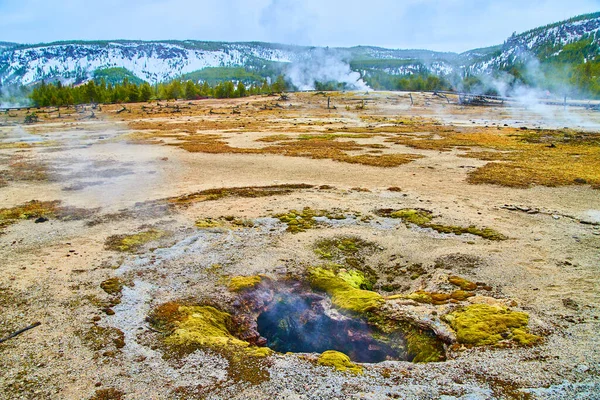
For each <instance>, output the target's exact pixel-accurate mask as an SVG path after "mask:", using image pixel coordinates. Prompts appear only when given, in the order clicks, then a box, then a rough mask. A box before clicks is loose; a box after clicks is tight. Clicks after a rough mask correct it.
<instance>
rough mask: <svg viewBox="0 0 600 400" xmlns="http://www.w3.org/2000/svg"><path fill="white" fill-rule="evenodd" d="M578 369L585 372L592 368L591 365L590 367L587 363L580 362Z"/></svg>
mask: <svg viewBox="0 0 600 400" xmlns="http://www.w3.org/2000/svg"><path fill="white" fill-rule="evenodd" d="M576 369H577V372H581V373H583V372H587V371H588V370H589V369H590V367H588V366H587V365H585V364H579V365H578V366H577V368H576Z"/></svg>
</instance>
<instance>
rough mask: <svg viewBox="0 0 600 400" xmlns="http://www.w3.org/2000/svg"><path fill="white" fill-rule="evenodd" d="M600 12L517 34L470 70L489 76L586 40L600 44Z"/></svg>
mask: <svg viewBox="0 0 600 400" xmlns="http://www.w3.org/2000/svg"><path fill="white" fill-rule="evenodd" d="M599 31H600V13H595V14H587V15H582V16H580V17H576V18H572V19H570V20H567V21H563V22H560V23H556V24H551V25H547V26H544V27H540V28H536V29H532V30H530V31H527V32H524V33H521V34H519V35H513V36H511V37H510V38H508V39H507V40H506V42H505V43H504V45H503V46H502V47H501V48H500V49H498V50H497V51H495V52H492V53H491V54H488V55H485V54H484V55H482V57H480V58H479V60H475V62H474V63H473V64H471V65H466V67H467V68H468V69H469V70H470V71H471V72H474V73H489V72H491V71H493V70H496V69H499V68H506V67H508V66H511V65H513V64H515V63H516V62H518V61H526V60H527V59H528V58H530V57H533V56H535V57H537V56H540V55H541V54H542V53H545V52H548V51H549V50H550V52H551V53H552V55H554V56H557V55H558V54H560V53H561V51H562V48H563V47H564V46H565V45H568V44H571V43H575V42H578V41H580V40H582V39H585V38H587V39H591V40H593V41H594V42H595V43H597V44H600V32H599Z"/></svg>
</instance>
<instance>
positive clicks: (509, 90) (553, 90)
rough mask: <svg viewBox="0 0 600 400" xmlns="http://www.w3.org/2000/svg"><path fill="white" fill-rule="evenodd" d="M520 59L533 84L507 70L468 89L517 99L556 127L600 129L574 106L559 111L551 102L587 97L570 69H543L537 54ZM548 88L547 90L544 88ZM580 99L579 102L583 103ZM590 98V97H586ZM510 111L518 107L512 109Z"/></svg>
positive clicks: (483, 75)
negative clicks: (571, 77) (572, 80)
mask: <svg viewBox="0 0 600 400" xmlns="http://www.w3.org/2000/svg"><path fill="white" fill-rule="evenodd" d="M519 61H521V62H522V63H523V66H524V67H523V70H522V71H521V73H522V76H523V78H525V80H526V81H527V82H529V83H530V84H531V85H527V84H524V83H522V82H521V81H519V80H517V79H516V78H515V77H514V76H513V75H511V74H509V73H507V72H503V71H500V72H494V73H488V74H482V75H480V76H479V78H480V80H481V84H480V85H477V86H475V87H471V88H470V90H468V91H469V92H470V93H472V94H486V93H487V92H489V91H490V90H492V91H493V92H495V93H496V94H497V95H498V96H501V97H507V98H510V99H512V100H514V101H515V102H516V104H517V105H518V106H520V107H523V108H526V109H527V110H530V111H532V112H534V113H535V114H537V115H539V116H540V117H541V118H542V119H543V121H544V123H545V124H549V125H550V126H554V127H563V126H565V125H570V126H571V125H577V126H579V127H586V128H598V125H597V124H596V123H594V122H591V121H588V120H586V119H584V118H582V117H581V115H578V114H577V113H575V112H574V110H573V109H572V108H569V107H565V109H564V110H561V111H560V112H557V108H556V106H550V105H549V104H548V103H554V104H556V103H562V102H564V100H565V98H567V99H571V100H572V99H574V98H576V99H585V98H586V94H585V93H582V92H581V91H580V90H579V89H577V88H576V87H574V86H573V85H571V84H570V83H569V82H568V80H567V79H566V78H567V73H568V71H567V69H566V68H561V67H558V66H552V69H551V70H550V68H543V66H542V64H541V63H540V61H539V60H538V59H537V57H535V56H533V55H531V54H529V53H523V54H520V55H519ZM542 87H544V88H548V89H542ZM458 90H459V91H465V88H464V87H461V86H460V85H459V86H458ZM581 101H582V100H580V101H579V102H581ZM586 101H587V100H586ZM510 110H511V112H513V111H515V112H516V111H517V108H513V107H511V108H510Z"/></svg>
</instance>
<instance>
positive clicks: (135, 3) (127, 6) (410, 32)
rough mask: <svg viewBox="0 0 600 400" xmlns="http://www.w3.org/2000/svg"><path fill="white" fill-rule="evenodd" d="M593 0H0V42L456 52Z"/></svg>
mask: <svg viewBox="0 0 600 400" xmlns="http://www.w3.org/2000/svg"><path fill="white" fill-rule="evenodd" d="M595 11H600V0H169V1H167V0H101V1H87V0H0V41H10V42H18V43H39V42H52V41H57V40H94V39H140V40H158V39H180V40H185V39H194V40H211V41H267V42H278V43H292V44H302V45H313V46H344V47H346V46H355V45H373V46H381V47H389V48H413V49H414V48H422V49H431V50H438V51H455V52H462V51H466V50H470V49H473V48H477V47H485V46H491V45H495V44H501V43H502V42H503V41H504V40H505V39H506V38H507V37H508V36H510V34H511V33H512V32H515V31H516V32H523V31H526V30H528V29H531V28H535V27H537V26H540V25H546V24H548V23H551V22H556V21H560V20H563V19H567V18H570V17H573V16H576V15H579V14H585V13H590V12H595Z"/></svg>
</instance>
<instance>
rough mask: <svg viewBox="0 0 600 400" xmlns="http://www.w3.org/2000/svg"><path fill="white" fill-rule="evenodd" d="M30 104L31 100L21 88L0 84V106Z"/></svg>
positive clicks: (9, 106) (25, 105) (24, 105)
mask: <svg viewBox="0 0 600 400" xmlns="http://www.w3.org/2000/svg"><path fill="white" fill-rule="evenodd" d="M29 105H31V102H30V101H29V99H28V98H27V97H26V95H25V94H24V93H23V92H22V91H20V90H19V89H17V88H10V87H8V88H7V87H1V86H0V108H13V107H27V106H29Z"/></svg>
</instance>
